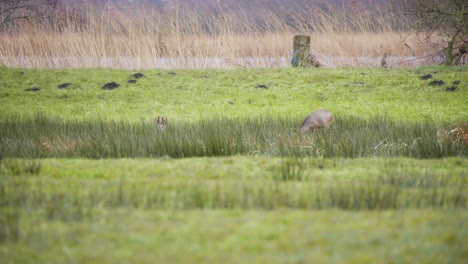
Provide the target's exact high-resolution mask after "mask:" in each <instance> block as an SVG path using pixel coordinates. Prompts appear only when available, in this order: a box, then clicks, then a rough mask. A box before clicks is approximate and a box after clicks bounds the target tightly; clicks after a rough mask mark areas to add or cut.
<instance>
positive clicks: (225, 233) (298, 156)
mask: <svg viewBox="0 0 468 264" xmlns="http://www.w3.org/2000/svg"><path fill="white" fill-rule="evenodd" d="M0 71H1V73H0V74H1V76H2V78H1V79H0V87H1V88H0V105H1V107H0V116H1V119H0V132H1V133H0V155H1V156H0V158H1V159H0V162H1V163H0V210H1V211H0V212H1V213H0V226H1V229H0V259H1V260H2V261H1V262H2V263H18V262H20V263H37V262H41V263H63V262H70V263H75V262H76V263H83V262H85V263H86V262H99V263H126V262H139V263H154V261H158V262H163V263H166V262H183V263H200V262H210V263H213V262H214V263H218V262H227V263H239V262H255V263H310V262H319V263H340V262H341V263H342V262H347V263H363V262H372V263H389V262H390V263H391V262H394V263H414V262H415V261H418V262H423V263H440V262H447V263H463V262H464V261H465V260H466V258H467V256H468V251H467V249H466V247H465V246H464V245H466V244H467V242H468V241H467V239H466V238H467V237H468V234H467V232H468V229H467V228H466V224H465V223H466V221H467V220H468V214H467V211H466V207H467V194H468V185H467V180H466V176H467V169H466V168H467V165H468V163H467V162H468V160H467V158H466V157H467V150H468V147H467V145H466V143H465V142H464V141H462V140H456V139H453V138H449V137H447V138H440V136H438V131H440V129H442V130H444V131H449V130H451V129H453V128H455V127H465V126H466V120H467V118H468V116H467V115H468V114H467V113H468V109H467V108H468V105H467V104H466V101H467V98H468V97H467V94H466V93H467V88H468V86H467V84H468V78H467V76H468V74H467V68H466V67H445V66H433V67H419V68H396V69H383V68H339V69H323V68H319V69H315V68H314V69H311V68H299V69H295V68H291V69H286V68H281V69H248V70H246V69H231V70H219V69H218V70H203V69H198V70H194V69H191V70H189V69H184V70H182V69H176V70H159V69H156V70H141V71H138V72H137V71H129V70H111V69H25V68H7V67H3V68H0ZM428 74H430V75H432V77H431V78H429V79H424V78H423V79H421V77H422V76H424V75H428ZM137 77H138V78H137ZM128 80H135V82H130V83H129V82H128ZM436 80H437V82H434V81H436ZM438 80H442V81H443V83H441V82H439V81H438ZM112 82H115V83H116V84H119V86H118V87H115V88H114V89H109V87H112V86H115V85H108V84H109V83H112ZM65 84H66V85H65ZM104 87H107V88H106V89H104ZM319 108H326V109H328V110H330V111H332V112H333V113H335V116H336V121H335V123H334V124H333V125H332V126H331V127H330V128H329V129H327V130H318V131H315V132H313V133H308V134H301V133H300V132H298V131H299V129H300V126H301V123H302V120H303V118H304V117H305V116H306V115H308V114H309V113H310V112H311V111H313V110H315V109H319ZM162 115H164V116H166V117H167V118H168V124H167V126H166V129H165V130H164V131H160V130H158V129H157V128H156V126H155V124H154V121H153V120H154V118H156V117H157V116H162Z"/></svg>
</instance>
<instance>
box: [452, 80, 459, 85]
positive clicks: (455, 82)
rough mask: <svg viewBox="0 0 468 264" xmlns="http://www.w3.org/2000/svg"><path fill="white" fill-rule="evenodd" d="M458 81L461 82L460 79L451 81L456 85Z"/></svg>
mask: <svg viewBox="0 0 468 264" xmlns="http://www.w3.org/2000/svg"><path fill="white" fill-rule="evenodd" d="M460 83H461V81H460V80H456V81H453V84H455V85H458V84H460Z"/></svg>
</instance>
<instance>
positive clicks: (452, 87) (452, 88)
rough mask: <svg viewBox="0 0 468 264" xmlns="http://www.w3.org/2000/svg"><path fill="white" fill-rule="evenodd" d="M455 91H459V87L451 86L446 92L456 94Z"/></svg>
mask: <svg viewBox="0 0 468 264" xmlns="http://www.w3.org/2000/svg"><path fill="white" fill-rule="evenodd" d="M455 90H457V87H455V86H450V87H447V88H445V91H446V92H455Z"/></svg>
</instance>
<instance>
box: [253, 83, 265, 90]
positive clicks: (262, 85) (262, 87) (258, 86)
mask: <svg viewBox="0 0 468 264" xmlns="http://www.w3.org/2000/svg"><path fill="white" fill-rule="evenodd" d="M255 88H260V89H268V86H266V85H265V84H257V86H255Z"/></svg>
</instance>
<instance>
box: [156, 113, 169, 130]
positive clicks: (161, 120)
mask: <svg viewBox="0 0 468 264" xmlns="http://www.w3.org/2000/svg"><path fill="white" fill-rule="evenodd" d="M154 123H155V124H156V127H157V128H159V130H161V131H164V129H165V128H166V124H167V118H165V117H164V116H161V117H160V116H158V118H155V119H154Z"/></svg>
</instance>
